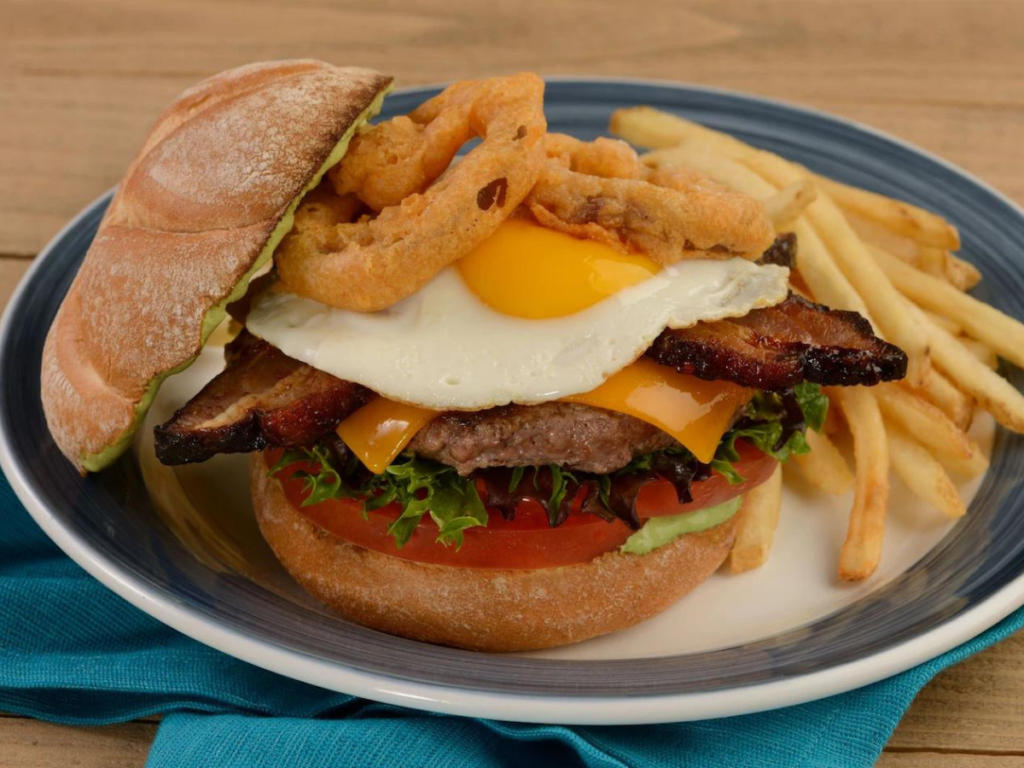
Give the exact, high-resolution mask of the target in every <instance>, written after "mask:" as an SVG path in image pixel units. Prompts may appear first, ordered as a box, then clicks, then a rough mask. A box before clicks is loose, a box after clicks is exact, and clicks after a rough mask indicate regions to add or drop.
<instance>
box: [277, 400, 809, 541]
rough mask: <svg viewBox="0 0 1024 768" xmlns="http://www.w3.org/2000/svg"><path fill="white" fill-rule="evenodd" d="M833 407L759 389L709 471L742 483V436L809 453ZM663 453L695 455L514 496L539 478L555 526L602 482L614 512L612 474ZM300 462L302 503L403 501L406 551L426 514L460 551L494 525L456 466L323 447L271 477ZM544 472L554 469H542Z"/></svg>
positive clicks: (282, 465)
mask: <svg viewBox="0 0 1024 768" xmlns="http://www.w3.org/2000/svg"><path fill="white" fill-rule="evenodd" d="M827 410H828V399H827V398H826V397H825V396H824V395H823V394H822V393H821V389H820V388H819V387H818V386H817V385H816V384H810V383H804V384H800V385H798V386H796V387H794V388H793V389H792V390H788V391H786V392H758V393H757V394H756V395H755V396H754V398H753V399H752V400H751V401H750V402H749V403H748V404H747V406H746V407H745V408H744V409H743V412H742V413H741V414H740V416H739V418H738V419H737V420H736V423H735V425H734V427H733V428H732V429H730V430H729V431H728V432H727V433H726V434H725V435H724V436H723V438H722V442H721V444H720V445H719V446H718V450H717V451H716V453H715V457H714V459H713V460H712V461H711V464H710V466H711V468H712V469H714V470H716V471H718V472H720V473H721V474H722V475H724V476H725V477H726V478H727V479H728V480H729V482H730V483H732V484H737V483H741V482H743V477H742V475H740V473H739V472H737V471H736V468H735V467H734V466H733V462H735V461H738V460H739V458H740V455H739V451H737V449H736V441H737V440H739V439H744V440H749V441H750V442H751V443H753V444H754V445H755V446H756V447H757V448H758V449H760V450H761V451H763V452H764V453H767V454H768V455H770V456H772V457H774V458H775V459H777V460H778V461H786V460H787V459H788V458H789V457H790V456H792V455H794V454H800V453H807V452H808V451H809V450H810V448H809V447H808V445H807V440H806V438H805V437H804V429H805V427H810V428H811V429H814V430H816V431H820V430H821V428H822V425H823V424H824V421H825V415H826V413H827ZM663 454H669V455H671V456H673V457H675V458H676V459H686V458H687V457H689V458H693V457H692V454H691V453H690V452H689V451H688V450H687V449H686V448H684V447H682V446H674V447H671V448H667V449H665V450H663V451H657V452H654V453H650V454H645V455H642V456H637V457H636V458H634V459H633V460H632V461H631V462H630V463H629V464H627V465H626V466H625V467H623V468H622V469H620V470H618V471H616V472H614V473H612V474H611V475H589V474H586V473H582V474H579V476H577V475H576V474H573V473H572V472H570V471H568V470H566V469H563V468H562V467H559V466H558V465H556V464H550V465H546V466H545V467H535V468H526V467H515V468H512V469H511V473H510V478H509V481H508V492H509V494H512V493H514V492H515V491H516V489H517V487H518V486H519V485H520V484H521V483H522V482H523V480H524V478H526V477H532V480H533V484H534V486H535V488H537V489H539V490H540V491H541V494H542V495H543V497H544V498H546V500H547V503H546V507H547V509H548V517H549V522H550V524H551V526H552V527H555V526H557V525H559V524H561V523H562V522H563V521H564V519H565V517H566V516H567V515H568V505H567V504H566V505H565V508H564V509H563V502H565V500H566V498H567V494H569V493H570V492H572V493H575V492H576V490H577V489H579V487H580V483H581V482H589V483H596V489H597V490H596V493H595V495H596V497H597V498H598V499H600V501H601V504H594V505H592V509H593V510H598V509H601V508H603V509H604V510H605V511H607V509H608V508H610V507H611V506H612V504H611V499H610V497H609V496H610V491H611V488H612V483H611V479H612V477H621V476H622V475H629V474H639V473H648V472H651V471H652V467H655V466H659V467H660V466H661V465H663V464H664V463H665V461H664V456H663ZM693 460H694V461H696V459H693ZM676 463H678V462H676ZM295 464H300V466H299V467H298V468H296V470H295V471H294V472H293V473H292V477H293V478H299V479H301V480H302V481H303V485H304V489H305V491H306V492H308V494H309V495H308V497H307V498H306V500H305V501H304V502H303V506H309V505H311V504H318V503H320V502H322V501H326V500H328V499H339V498H352V499H356V500H359V501H360V502H362V513H363V516H364V518H365V516H366V513H367V512H368V511H373V510H375V509H379V508H381V507H383V506H385V505H387V504H391V503H392V502H396V503H398V504H399V505H400V506H401V508H402V514H401V515H400V516H399V517H398V519H396V520H395V521H394V522H393V523H392V524H391V525H390V526H389V528H388V533H389V534H390V535H392V536H393V537H394V539H395V544H396V546H397V547H399V548H401V547H402V546H403V545H405V544H406V543H407V542H408V541H409V538H410V537H411V536H412V534H413V532H414V531H415V530H416V528H417V527H418V526H419V524H420V523H421V522H422V520H423V516H424V515H429V516H430V518H431V519H432V520H433V521H434V522H435V523H436V524H437V528H438V534H437V539H436V540H437V541H438V543H440V544H443V545H446V546H447V545H449V544H454V545H455V546H456V548H460V547H461V546H462V544H463V540H464V537H463V531H465V530H466V529H467V528H472V527H475V526H485V525H487V521H488V514H487V509H486V507H485V506H484V504H483V501H482V500H481V498H480V494H479V492H478V491H477V481H476V479H475V478H473V477H462V476H460V475H459V474H458V473H457V472H456V471H455V470H454V469H453V468H452V467H449V466H447V465H444V464H441V463H439V462H436V461H429V460H426V459H420V458H417V457H416V456H414V455H413V454H411V453H406V454H402V455H401V456H399V457H398V459H396V460H395V462H394V463H393V464H392V465H391V466H389V467H388V468H387V470H386V471H384V472H383V473H381V474H379V475H375V474H373V473H371V472H370V471H369V470H367V469H366V468H365V467H364V466H363V465H362V464H361V463H360V462H359V460H358V459H357V458H356V457H355V456H353V455H352V454H349V455H348V457H347V459H345V460H341V459H339V458H338V457H337V456H336V455H335V453H334V452H333V451H332V450H331V449H330V448H328V447H327V446H326V445H324V444H320V445H316V446H313V447H312V448H300V449H290V450H287V451H285V452H284V454H283V455H282V456H281V459H280V460H279V461H278V462H277V463H276V464H275V465H274V466H273V467H271V469H270V474H271V475H275V474H277V473H278V472H281V471H283V470H285V469H286V468H288V467H290V466H292V465H295ZM340 465H343V466H340ZM543 469H546V470H547V471H541V470H543ZM531 470H532V471H531ZM527 473H529V475H528V474H527ZM698 479H699V478H698ZM595 513H596V512H595ZM609 514H610V513H609ZM689 514H696V513H689ZM636 524H638V523H636Z"/></svg>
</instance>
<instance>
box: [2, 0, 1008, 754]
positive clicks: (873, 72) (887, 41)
mask: <svg viewBox="0 0 1024 768" xmlns="http://www.w3.org/2000/svg"><path fill="white" fill-rule="evenodd" d="M0 16H2V18H3V23H2V24H0V114H2V115H3V119H2V120H0V175H2V178H3V182H4V183H3V189H4V191H5V193H6V194H4V195H3V196H2V197H0V305H3V304H5V303H6V301H7V299H8V298H9V295H10V293H11V291H12V289H13V287H14V285H15V283H16V281H17V280H18V279H19V277H20V275H21V274H22V273H23V272H24V270H25V269H27V268H28V266H29V264H30V260H31V258H32V257H33V256H34V255H35V254H36V253H37V252H38V251H39V250H40V248H41V247H42V246H43V245H44V244H45V243H46V242H47V240H49V239H50V238H51V237H52V236H53V235H54V234H55V233H56V231H57V230H58V229H59V228H60V227H61V226H62V225H63V224H64V222H66V221H67V219H68V218H70V217H71V216H72V215H74V214H75V213H76V212H77V211H78V210H79V209H81V208H82V206H84V205H85V204H86V203H88V202H89V201H90V200H92V199H94V198H95V197H97V196H98V195H99V194H101V193H102V192H103V191H104V190H105V189H107V188H109V187H110V186H112V185H113V184H114V183H116V181H117V179H118V178H119V177H120V175H121V173H122V171H123V170H124V167H125V165H126V163H127V162H128V160H129V159H130V158H131V157H132V156H133V154H134V153H135V151H136V149H137V147H138V146H139V144H140V143H141V141H142V138H143V136H144V134H145V132H146V130H147V129H148V127H149V125H150V124H151V123H152V121H153V119H154V118H155V117H156V115H157V113H158V112H159V111H160V110H161V108H162V107H163V106H164V105H165V104H166V103H167V102H168V100H170V99H171V98H172V97H173V96H174V95H175V94H176V93H178V92H179V91H180V90H182V89H183V88H185V87H186V86H188V85H190V84H192V83H194V82H195V81H196V80H198V79H200V78H202V77H204V76H206V75H209V74H211V73H213V72H216V71H218V70H221V69H225V68H227V67H232V66H235V65H238V64H242V63H245V62H248V61H254V60H259V59H269V58H288V57H307V56H308V57H315V58H323V59H327V60H329V61H334V62H336V63H350V64H362V65H366V66H371V67H376V68H378V69H381V70H383V71H386V72H389V73H391V74H393V75H395V76H396V78H397V80H398V83H399V85H413V84H419V83H425V82H431V81H440V80H449V79H455V78H463V77H479V76H483V75H488V74H493V73H500V72H509V71H514V70H519V69H532V70H535V71H538V72H540V73H542V74H586V75H613V76H621V77H627V76H628V77H650V78H660V79H666V80H677V81H687V82H693V83H700V84H706V85H714V86H718V87H723V88H733V89H737V90H743V91H748V92H753V93H757V94H761V95H765V96H771V97H776V98H781V99H786V100H789V101H793V102H797V103H801V104H805V105H809V106H814V107H817V108H820V109H824V110H828V111H830V112H834V113H836V114H839V115H842V116H845V117H848V118H851V119H853V120H857V121H860V122H863V123H867V124H870V125H872V126H874V127H876V128H880V129H882V130H884V131H888V132H890V133H893V134H895V135H897V136H899V137H901V138H903V139H906V140H908V141H911V142H913V143H916V144H918V145H920V146H922V147H924V148H926V149H928V150H931V151H932V152H935V153H937V154H939V155H942V156H943V157H945V158H946V159H948V160H950V161H952V162H954V163H957V164H959V165H962V166H963V167H965V168H966V169H967V170H969V171H971V172H973V173H975V174H977V175H979V176H980V177H982V178H983V179H985V180H986V181H988V182H989V183H991V184H993V185H994V186H996V187H997V188H999V189H1001V190H1002V191H1003V192H1005V193H1006V194H1008V195H1009V196H1010V197H1011V198H1013V199H1014V200H1015V201H1017V202H1018V203H1021V202H1024V153H1022V152H1021V150H1020V149H1019V143H1020V140H1021V137H1022V136H1024V77H1022V76H1021V75H1022V73H1024V23H1022V21H1024V2H1020V1H1016V0H1014V1H1012V2H1011V1H1007V2H996V1H992V0H987V1H986V2H977V1H976V0H916V1H911V2H893V1H892V0H843V1H842V2H839V1H834V0H796V1H794V2H769V0H712V1H710V2H687V3H680V2H675V1H674V0H632V2H627V3H624V2H621V0H587V2H559V1H558V0H543V1H541V0H516V2H507V1H506V0H497V2H491V3H480V2H479V1H478V0H474V1H472V2H471V1H470V0H376V1H375V2H372V3H367V2H361V3H356V2H327V1H326V0H298V1H297V2H289V3H285V2H282V1H281V0H255V1H253V2H242V1H241V0H187V1H184V2H173V1H169V0H165V1H164V2H139V1H138V0H120V1H118V0H111V1H108V2H100V1H98V0H88V1H83V0H3V3H2V6H0ZM0 621H2V620H0ZM156 727H157V726H156V724H155V723H152V722H144V723H128V724H124V725H119V726H109V727H105V728H92V729H85V728H74V727H69V726H59V725H52V724H47V723H40V722H36V721H33V720H27V719H24V718H18V717H11V716H6V717H5V716H0V768H12V767H13V766H19V768H20V767H22V766H26V767H27V766H32V767H33V768H44V767H46V766H62V767H63V766H67V765H76V766H82V767H83V768H93V767H97V768H98V767H99V766H118V767H120V766H126V767H127V766H139V765H142V764H143V763H144V761H145V756H146V752H147V748H148V744H149V742H150V741H151V740H152V737H153V734H154V733H155V729H156ZM879 764H880V765H882V766H888V767H890V768H917V767H918V766H939V767H940V768H943V767H945V768H952V767H954V766H956V767H958V768H960V767H963V768H1002V767H1003V766H1010V765H1024V637H1016V638H1012V639H1010V640H1008V641H1007V642H1004V643H1003V644H1002V645H1000V646H998V647H996V648H993V649H990V650H988V651H986V652H984V653H982V654H981V655H979V656H978V657H976V658H973V659H971V660H969V661H967V662H965V663H964V664H961V665H960V666H958V667H956V668H954V669H950V670H948V671H946V672H944V673H942V674H940V675H939V676H938V677H937V678H936V679H935V680H934V681H933V682H932V683H931V684H930V685H928V686H927V687H926V688H925V689H924V691H923V692H922V693H921V695H920V696H919V697H918V699H917V700H916V701H915V702H914V705H913V706H912V707H911V709H910V710H909V712H908V713H907V715H906V717H905V718H904V720H903V722H902V723H901V724H900V726H899V727H898V728H897V730H896V732H895V733H894V734H893V737H892V740H891V742H890V744H889V746H888V747H887V748H886V751H885V753H884V754H883V756H882V759H881V761H880V763H879Z"/></svg>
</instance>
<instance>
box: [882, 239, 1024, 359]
mask: <svg viewBox="0 0 1024 768" xmlns="http://www.w3.org/2000/svg"><path fill="white" fill-rule="evenodd" d="M871 255H872V256H873V257H874V258H875V261H877V262H878V264H879V266H880V267H881V268H882V269H883V270H884V271H885V273H886V274H887V275H888V276H889V279H890V280H892V283H893V285H895V286H896V287H897V288H898V289H899V290H900V292H901V293H903V294H904V295H905V296H907V298H909V299H911V300H912V301H913V302H914V303H916V304H918V305H920V306H921V307H922V308H924V309H927V310H931V311H932V312H934V313H936V314H939V315H942V316H943V317H948V318H949V319H950V320H952V321H953V322H954V323H956V324H957V325H959V326H960V327H961V328H963V329H964V331H966V332H967V333H968V334H969V335H971V336H973V337H974V338H976V339H978V340H979V341H983V342H985V343H986V344H987V345H988V346H989V347H991V348H992V349H993V350H995V352H996V353H997V354H998V355H999V356H1001V357H1003V358H1005V359H1007V360H1009V361H1010V362H1011V363H1014V364H1015V365H1017V366H1024V324H1022V323H1020V322H1019V321H1017V320H1014V319H1013V318H1012V317H1010V316H1009V315H1005V314H1003V313H1002V312H1000V311H999V310H998V309H996V308H995V307H992V306H989V305H988V304H986V303H985V302H983V301H978V300H977V299H976V298H974V297H973V296H969V295H968V294H966V293H962V292H960V291H958V290H957V289H956V288H954V287H952V286H951V285H949V284H947V283H946V282H945V281H943V280H940V279H937V278H935V277H932V276H931V275H926V274H922V273H921V272H918V271H917V270H915V269H914V268H913V267H909V266H907V265H906V264H905V263H903V262H902V261H900V260H899V259H897V258H896V257H895V256H891V255H889V254H888V253H885V252H884V251H879V250H872V251H871ZM947 333H948V331H947Z"/></svg>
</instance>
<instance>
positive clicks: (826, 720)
mask: <svg viewBox="0 0 1024 768" xmlns="http://www.w3.org/2000/svg"><path fill="white" fill-rule="evenodd" d="M0 523H2V524H0V710H4V711H8V712H15V713H18V714H23V715H30V716H32V717H38V718H41V719H44V720H53V721H56V722H61V723H71V724H77V725H98V724H102V723H113V722H121V721H124V720H131V719H133V718H136V717H141V716H143V715H153V714H158V713H161V714H165V715H166V717H165V718H164V719H163V721H162V723H161V725H160V728H159V730H158V732H157V737H156V741H155V743H154V744H153V748H152V751H151V753H150V756H149V766H151V768H185V767H186V766H187V767H188V768H193V767H198V766H203V768H235V767H236V766H237V767H238V768H242V767H243V766H244V767H245V768H263V767H264V766H265V767H266V768H279V766H290V767H291V768H313V766H332V768H342V767H344V766H359V767H360V768H362V766H388V767H389V768H406V766H408V767H409V768H412V767H413V766H415V767H417V768H419V767H421V766H426V767H427V768H440V766H451V765H454V766H474V767H475V768H491V767H493V768H505V767H506V766H514V765H531V766H546V765H552V766H590V767H592V768H611V767H612V766H615V767H616V768H618V767H620V766H623V767H624V766H640V765H643V766H684V765H685V766H729V767H730V768H742V767H743V766H757V767H758V768H761V767H763V766H773V765H780V766H781V765H785V766H789V765H793V766H837V767H839V766H842V768H851V766H870V765H873V764H874V762H875V760H876V759H877V758H878V754H879V752H880V751H881V749H882V747H883V746H884V745H885V743H886V741H887V740H888V738H889V735H890V734H891V733H892V730H893V728H895V727H896V723H897V722H898V721H899V719H900V717H901V716H902V715H903V713H904V711H906V709H907V707H908V706H909V705H910V702H911V701H912V700H913V698H914V696H915V695H916V694H917V692H918V691H919V690H920V689H921V687H922V686H923V685H924V684H925V683H926V682H928V680H930V679H931V678H932V676H933V675H935V673H936V672H938V671H939V670H941V669H943V668H944V667H947V666H949V665H950V664H954V663H956V662H958V661H960V660H962V659H965V658H967V657H968V656H970V655H971V654H972V653H975V652H977V651H979V650H981V649H982V648H985V647H986V646H988V645H990V644H992V643H994V642H997V641H999V640H1001V639H1002V638H1004V637H1006V636H1007V635H1009V634H1011V633H1012V632H1014V631H1015V630H1016V629H1018V628H1019V627H1020V626H1021V625H1022V624H1024V611H1022V612H1018V613H1016V614H1014V615H1012V616H1010V617H1009V618H1007V619H1006V620H1005V621H1003V622H1002V623H1001V624H999V625H998V626H996V627H994V628H993V629H991V630H989V631H988V632H986V633H985V634H983V635H981V636H980V637H978V638H975V639H974V640H972V641H971V642H969V643H967V644H965V645H963V646H961V647H960V648H957V649H956V650H954V651H951V652H949V653H947V654H945V655H943V656H941V657H939V658H937V659H934V660H933V661H930V662H928V663H927V664H922V665H921V666H920V667H917V668H916V669H912V670H910V671H909V672H905V673H903V674H902V675H898V676H896V677H893V678H890V679H889V680H885V681H883V682H880V683H875V684H874V685H870V686H867V687H865V688H861V689H860V690H856V691H851V692H850V693H846V694H843V695H841V696H834V697H832V698H829V699H823V700H821V701H817V702H813V703H810V704H803V705H801V706H796V707H789V708H787V709H780V710H776V711H774V712H766V713H762V714H758V715H746V716H743V717H733V718H726V719H720V720H708V721H704V722H698V723H680V724H672V725H649V726H629V727H618V728H617V727H568V726H557V725H523V724H520V723H503V722H497V721H493V720H475V719H471V718H464V717H451V716H447V715H432V714H428V713H424V712H416V711H413V710H408V709H402V708H400V707H394V706H389V705H384V704H376V703H373V702H369V701H365V700H362V699H357V698H355V697H352V696H346V695H343V694H338V693H331V692H329V691H325V690H322V689H320V688H315V687H313V686H311V685H306V684H303V683H297V682H295V681H293V680H289V679H287V678H284V677H280V676H278V675H275V674H273V673H271V672H265V671H263V670H261V669H257V668H256V667H253V666H250V665H249V664H246V663H244V662H241V661H237V660H236V659H233V658H231V657H230V656H225V655H224V654H222V653H219V652H218V651H214V650H212V649H210V648H207V647H206V646H204V645H200V644H199V643H197V642H195V641H193V640H190V639H188V638H187V637H185V636H184V635H181V634H179V633H177V632H175V631H174V630H172V629H169V628H168V627H165V626H163V625H162V624H160V623H159V622H158V621H156V620H155V619H152V618H150V617H149V616H147V615H146V614H144V613H142V612H141V611H139V610H137V609H135V608H134V607H132V606H131V605H129V604H128V603H126V602H125V601H124V600H122V599H121V598H119V597H117V596H116V595H114V593H112V592H110V591H109V590H107V589H106V588H104V587H103V586H101V585H100V583H99V582H97V581H95V580H94V579H93V578H91V577H90V576H89V575H88V574H86V573H85V572H84V571H83V570H82V569H80V568H79V567H78V566H77V565H75V564H74V563H72V562H71V560H69V559H68V558H67V557H66V556H65V555H64V554H63V553H62V552H61V551H60V550H59V549H58V548H57V547H56V546H55V545H54V544H53V543H51V542H50V540H49V539H47V538H46V536H45V535H44V534H43V532H42V531H41V530H40V529H39V528H38V527H37V526H36V525H35V523H34V522H33V521H32V519H31V518H30V517H29V515H28V513H27V512H26V511H25V509H24V508H23V507H22V506H21V504H20V503H19V502H18V500H17V499H16V498H15V496H14V494H13V492H12V491H11V488H10V486H9V485H8V484H7V482H6V481H5V480H4V479H3V478H0Z"/></svg>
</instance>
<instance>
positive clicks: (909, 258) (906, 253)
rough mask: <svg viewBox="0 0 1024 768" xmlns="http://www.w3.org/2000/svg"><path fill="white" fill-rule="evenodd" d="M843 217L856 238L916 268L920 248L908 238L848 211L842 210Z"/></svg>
mask: <svg viewBox="0 0 1024 768" xmlns="http://www.w3.org/2000/svg"><path fill="white" fill-rule="evenodd" d="M843 215H844V216H845V217H846V220H847V221H848V222H849V224H850V226H851V227H853V231H854V232H856V233H857V237H859V238H860V239H861V240H863V241H864V242H865V243H866V244H868V245H873V246H875V247H877V248H881V249H882V250H883V251H887V252H888V253H891V254H892V255H893V256H896V257H897V258H899V259H902V260H903V261H905V262H907V263H908V264H913V265H914V266H917V256H918V251H919V249H920V246H919V245H918V244H917V243H915V242H914V241H913V240H911V239H910V238H909V237H903V235H898V234H896V233H895V232H893V231H892V230H891V229H887V228H886V227H883V226H882V225H881V224H879V223H878V222H877V221H874V220H873V219H865V218H864V217H863V216H858V215H857V214H856V213H854V212H853V211H850V210H846V209H843Z"/></svg>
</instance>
